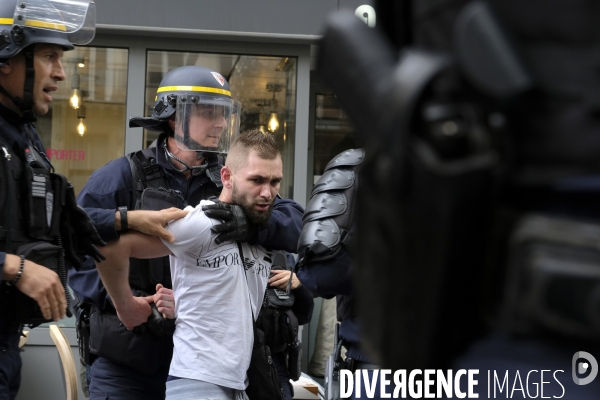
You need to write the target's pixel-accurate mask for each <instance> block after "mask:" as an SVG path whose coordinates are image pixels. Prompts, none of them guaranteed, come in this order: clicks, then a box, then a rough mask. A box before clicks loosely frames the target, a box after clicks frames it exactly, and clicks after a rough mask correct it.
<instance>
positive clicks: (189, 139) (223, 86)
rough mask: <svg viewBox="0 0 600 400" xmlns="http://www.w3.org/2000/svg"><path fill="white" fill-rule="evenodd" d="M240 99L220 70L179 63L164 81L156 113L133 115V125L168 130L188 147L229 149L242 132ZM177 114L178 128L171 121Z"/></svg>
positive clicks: (188, 149) (188, 148) (186, 148)
mask: <svg viewBox="0 0 600 400" xmlns="http://www.w3.org/2000/svg"><path fill="white" fill-rule="evenodd" d="M240 111H241V105H240V102H239V101H237V100H235V99H233V98H232V95H231V90H230V88H229V83H227V80H225V78H224V77H223V76H222V75H221V74H219V73H218V72H216V71H213V70H211V69H209V68H205V67H199V66H185V67H179V68H176V69H174V70H172V71H170V72H169V73H168V74H167V75H166V76H165V77H164V78H163V80H162V81H161V83H160V85H159V87H158V90H157V93H156V99H155V102H154V107H153V108H152V116H150V117H146V118H142V117H131V118H130V119H129V126H130V127H142V128H146V129H149V130H153V131H159V132H162V131H167V132H169V133H170V134H171V133H172V134H173V136H174V137H175V139H176V142H177V146H178V147H179V148H180V149H182V150H186V151H196V152H203V153H206V152H214V153H227V151H228V150H229V145H230V144H231V143H232V142H233V140H234V139H235V137H236V136H237V135H238V134H239V125H240V118H239V117H240ZM173 114H175V129H174V131H173V132H171V131H170V129H168V125H167V121H168V120H169V119H171V118H172V117H173Z"/></svg>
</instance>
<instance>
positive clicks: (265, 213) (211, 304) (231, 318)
mask: <svg viewBox="0 0 600 400" xmlns="http://www.w3.org/2000/svg"><path fill="white" fill-rule="evenodd" d="M282 177H283V169H282V162H281V155H280V154H279V151H278V150H277V146H276V143H275V141H274V139H273V137H272V136H271V135H268V134H267V135H265V134H263V133H262V132H260V131H258V130H254V131H249V132H246V133H244V134H242V135H241V136H240V137H238V138H237V139H236V141H235V142H234V143H233V144H232V145H231V149H230V151H229V154H228V156H227V160H226V163H225V166H224V167H223V168H222V170H221V180H222V182H223V191H222V192H221V195H220V196H219V200H220V201H221V202H223V203H230V204H238V205H240V206H242V208H243V209H244V211H245V212H246V214H247V215H248V217H249V218H250V219H251V221H252V222H254V223H264V222H266V221H267V219H268V218H269V215H270V213H271V209H272V207H273V201H274V199H275V196H276V195H277V193H278V191H279V186H280V183H281V180H282ZM208 203H212V202H206V201H203V202H201V203H200V204H199V205H198V206H197V207H196V208H191V207H189V209H190V212H189V213H188V214H187V216H186V217H184V218H182V219H180V220H177V221H172V222H170V223H169V224H168V225H167V226H166V229H167V230H168V231H169V232H170V233H172V234H173V235H174V236H175V238H176V239H175V240H174V242H172V243H168V242H166V241H164V240H162V239H160V238H158V237H156V236H147V235H144V234H141V233H137V232H131V233H126V234H124V235H122V236H121V237H120V239H119V240H118V241H115V242H112V243H110V244H108V245H107V246H106V247H103V248H102V249H101V251H102V253H103V254H104V256H105V257H106V261H103V262H101V263H98V264H97V267H98V270H99V272H100V276H101V278H102V281H103V282H104V286H105V287H106V289H107V291H108V293H109V294H110V296H111V299H112V301H113V303H114V305H115V308H116V310H117V314H118V316H119V319H120V320H121V321H122V322H123V325H124V326H125V327H126V328H127V329H133V328H134V327H135V326H137V325H140V324H141V323H143V322H145V321H146V319H147V316H148V314H149V308H150V305H149V304H148V301H149V300H146V299H145V298H141V297H133V296H132V294H131V290H130V288H129V284H128V279H127V277H128V272H129V257H136V258H155V257H160V256H164V255H168V254H170V255H171V276H172V281H173V293H174V296H175V315H176V318H177V319H176V329H175V334H174V337H173V344H174V352H173V359H172V361H171V367H170V371H169V375H170V376H169V381H168V382H167V399H168V400H182V399H189V398H193V399H204V398H210V399H235V398H244V397H245V395H244V393H243V390H244V389H245V388H246V384H247V379H246V370H247V369H248V366H249V364H250V357H251V353H252V343H253V339H254V336H253V328H252V317H253V316H254V317H256V316H257V315H258V313H259V311H260V306H261V304H262V301H263V296H264V293H265V288H266V286H267V281H268V278H269V274H270V271H271V255H270V252H269V251H267V250H266V249H265V248H263V247H262V246H256V245H249V244H248V243H238V242H234V241H226V242H223V243H221V244H216V242H215V237H216V236H217V235H216V234H215V233H213V232H212V231H211V228H212V227H213V226H214V225H216V224H217V223H218V221H215V220H211V219H210V218H208V217H207V216H206V215H205V214H204V212H203V211H202V205H204V204H208ZM123 329H125V328H123Z"/></svg>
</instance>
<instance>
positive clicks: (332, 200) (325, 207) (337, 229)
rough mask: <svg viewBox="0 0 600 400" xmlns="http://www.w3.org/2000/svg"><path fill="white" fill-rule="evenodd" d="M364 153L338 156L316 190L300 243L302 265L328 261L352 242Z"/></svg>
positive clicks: (307, 210)
mask: <svg viewBox="0 0 600 400" xmlns="http://www.w3.org/2000/svg"><path fill="white" fill-rule="evenodd" d="M363 158H364V150H363V149H351V150H346V151H344V152H342V153H340V154H338V155H337V156H335V157H334V158H333V159H332V160H331V161H330V162H329V163H328V164H327V166H326V167H325V172H324V173H323V175H322V176H321V177H320V178H319V180H318V181H317V183H316V184H315V186H314V187H313V190H312V194H311V198H310V200H309V202H308V204H307V206H306V210H305V212H304V217H303V218H302V222H303V227H302V232H301V233H300V239H299V241H298V255H299V257H300V263H301V264H304V263H307V262H311V261H320V260H327V259H330V258H332V257H334V256H335V255H336V254H337V252H338V251H339V249H340V248H341V246H346V245H347V244H348V242H349V240H350V226H351V223H352V217H353V213H354V199H355V196H354V192H355V191H356V188H357V186H358V177H357V172H358V170H359V168H360V165H361V162H362V160H363Z"/></svg>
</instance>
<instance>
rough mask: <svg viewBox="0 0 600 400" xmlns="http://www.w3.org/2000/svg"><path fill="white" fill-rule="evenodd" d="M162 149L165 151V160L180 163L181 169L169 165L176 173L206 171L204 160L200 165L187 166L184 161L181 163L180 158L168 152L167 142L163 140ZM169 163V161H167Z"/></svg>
mask: <svg viewBox="0 0 600 400" xmlns="http://www.w3.org/2000/svg"><path fill="white" fill-rule="evenodd" d="M163 148H164V149H165V156H166V157H167V159H173V160H175V161H177V162H179V163H181V164H182V165H183V168H181V169H179V168H177V167H176V166H175V165H173V163H171V166H172V167H173V168H175V170H176V171H178V172H182V173H183V172H185V171H188V170H189V171H192V172H195V171H197V170H203V169H206V166H207V164H206V159H205V161H204V162H203V163H202V164H201V165H189V164H188V163H186V162H185V161H183V160H182V159H181V158H179V157H177V156H176V155H175V154H173V153H171V152H170V151H169V148H168V147H167V141H166V140H165V141H164V142H163ZM169 162H170V161H169Z"/></svg>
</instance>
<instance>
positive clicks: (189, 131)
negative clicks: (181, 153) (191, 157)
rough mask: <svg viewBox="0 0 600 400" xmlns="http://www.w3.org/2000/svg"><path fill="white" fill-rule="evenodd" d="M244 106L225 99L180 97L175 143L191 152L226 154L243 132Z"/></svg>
mask: <svg viewBox="0 0 600 400" xmlns="http://www.w3.org/2000/svg"><path fill="white" fill-rule="evenodd" d="M240 111H241V103H240V102H239V101H237V100H233V99H230V98H228V97H223V96H218V95H216V96H212V95H189V94H187V95H180V96H177V106H176V113H175V141H176V143H177V147H179V148H180V149H182V150H188V151H202V152H213V153H227V152H228V151H229V146H230V145H231V143H232V142H233V141H234V140H235V138H236V137H237V135H238V134H239V131H240V114H241V113H240Z"/></svg>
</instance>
